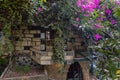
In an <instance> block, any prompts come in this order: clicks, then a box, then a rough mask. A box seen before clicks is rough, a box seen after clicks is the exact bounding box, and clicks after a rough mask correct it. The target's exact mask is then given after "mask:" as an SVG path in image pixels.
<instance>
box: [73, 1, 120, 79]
mask: <svg viewBox="0 0 120 80" xmlns="http://www.w3.org/2000/svg"><path fill="white" fill-rule="evenodd" d="M76 6H77V7H78V9H80V11H82V13H83V14H84V18H85V21H86V22H85V23H83V21H82V20H84V18H83V17H79V19H80V20H79V22H78V16H79V15H80V13H81V12H80V13H79V12H77V20H76V21H77V24H76V25H75V27H78V28H80V29H82V31H83V34H84V37H86V39H87V42H88V44H89V48H90V49H92V50H93V51H94V55H97V56H98V59H97V60H99V61H97V62H96V63H97V64H96V65H97V68H99V72H100V73H99V74H101V75H102V79H105V77H107V78H108V77H112V78H115V72H116V69H117V68H116V65H117V64H116V62H119V61H120V60H119V59H120V22H119V18H120V16H119V10H120V2H119V0H77V1H76ZM86 17H87V19H86ZM81 23H82V24H81ZM95 52H96V53H95ZM100 56H102V58H101V57H100Z"/></svg>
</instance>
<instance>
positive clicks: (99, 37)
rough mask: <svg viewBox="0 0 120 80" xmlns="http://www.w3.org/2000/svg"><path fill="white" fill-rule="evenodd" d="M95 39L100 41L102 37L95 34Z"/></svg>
mask: <svg viewBox="0 0 120 80" xmlns="http://www.w3.org/2000/svg"><path fill="white" fill-rule="evenodd" d="M94 38H95V40H99V39H101V38H102V36H101V35H100V34H98V33H97V34H95V35H94Z"/></svg>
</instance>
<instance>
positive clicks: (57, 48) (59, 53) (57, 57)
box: [52, 37, 65, 64]
mask: <svg viewBox="0 0 120 80" xmlns="http://www.w3.org/2000/svg"><path fill="white" fill-rule="evenodd" d="M64 48H65V45H64V40H63V38H62V37H56V38H55V40H54V45H53V55H52V59H53V62H55V63H60V64H64V56H65V52H64Z"/></svg>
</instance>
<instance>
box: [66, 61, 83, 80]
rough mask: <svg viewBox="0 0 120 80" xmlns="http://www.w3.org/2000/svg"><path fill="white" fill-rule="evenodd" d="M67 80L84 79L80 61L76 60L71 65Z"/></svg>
mask: <svg viewBox="0 0 120 80" xmlns="http://www.w3.org/2000/svg"><path fill="white" fill-rule="evenodd" d="M66 80H83V74H82V68H81V66H80V64H79V62H74V63H73V64H71V65H70V67H69V69H68V72H67V79H66Z"/></svg>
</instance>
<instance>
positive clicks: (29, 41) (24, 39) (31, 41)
mask: <svg viewBox="0 0 120 80" xmlns="http://www.w3.org/2000/svg"><path fill="white" fill-rule="evenodd" d="M13 35H14V38H15V39H16V42H15V50H16V52H17V53H30V48H31V47H35V48H36V49H40V29H32V28H29V27H26V26H21V27H20V28H19V29H15V30H14V31H13ZM20 36H21V37H20Z"/></svg>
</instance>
